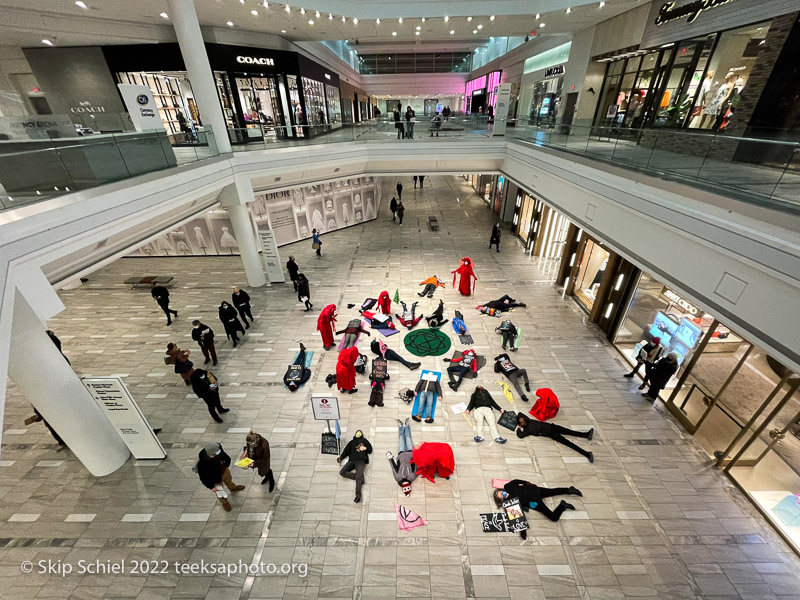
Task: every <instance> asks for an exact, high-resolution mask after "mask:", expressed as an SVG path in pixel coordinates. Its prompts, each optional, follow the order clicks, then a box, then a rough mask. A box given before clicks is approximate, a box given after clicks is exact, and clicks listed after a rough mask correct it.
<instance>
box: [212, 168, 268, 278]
mask: <svg viewBox="0 0 800 600" xmlns="http://www.w3.org/2000/svg"><path fill="white" fill-rule="evenodd" d="M219 199H220V204H222V206H223V207H224V208H225V210H227V211H228V216H229V217H230V219H231V226H232V227H233V236H234V237H235V238H236V244H237V245H238V246H239V254H240V255H241V257H242V265H243V266H244V273H245V275H246V276H247V285H249V286H250V287H261V286H262V285H265V284H266V283H267V278H266V275H264V266H263V264H262V262H261V257H260V256H259V254H258V250H259V245H258V239H257V238H256V233H255V229H254V227H253V217H252V215H251V213H250V208H249V207H248V206H247V202H248V201H249V200H252V199H253V186H252V185H251V184H250V181H249V180H246V179H244V178H242V177H237V178H236V182H235V183H233V184H232V185H229V186H226V187H225V188H223V189H222V192H220V197H219Z"/></svg>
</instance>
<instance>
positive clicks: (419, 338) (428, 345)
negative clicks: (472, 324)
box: [403, 329, 450, 356]
mask: <svg viewBox="0 0 800 600" xmlns="http://www.w3.org/2000/svg"><path fill="white" fill-rule="evenodd" d="M403 342H404V343H405V345H406V349H407V350H408V351H409V352H411V354H413V355H415V356H441V355H442V354H445V353H446V352H447V351H448V350H450V337H449V336H448V335H447V334H446V333H443V332H441V331H439V330H438V329H417V330H416V331H411V332H409V333H408V334H406V337H405V339H404V340H403Z"/></svg>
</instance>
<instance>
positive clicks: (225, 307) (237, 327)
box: [219, 301, 244, 348]
mask: <svg viewBox="0 0 800 600" xmlns="http://www.w3.org/2000/svg"><path fill="white" fill-rule="evenodd" d="M219 320H220V321H222V325H223V326H224V327H225V334H226V335H227V336H228V339H229V340H232V341H233V347H234V348H236V344H237V343H238V342H239V336H238V335H237V334H236V332H237V331H241V332H242V335H244V327H242V324H241V323H240V322H239V317H238V315H237V313H236V309H235V308H233V306H231V305H230V304H228V303H227V302H225V301H223V302H222V304H220V305H219Z"/></svg>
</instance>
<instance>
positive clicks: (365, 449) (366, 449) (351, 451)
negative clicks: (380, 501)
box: [336, 429, 372, 503]
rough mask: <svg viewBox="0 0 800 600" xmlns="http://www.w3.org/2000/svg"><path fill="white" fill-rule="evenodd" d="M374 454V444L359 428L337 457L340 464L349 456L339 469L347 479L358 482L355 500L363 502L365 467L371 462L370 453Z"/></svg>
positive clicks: (341, 474) (340, 473)
mask: <svg viewBox="0 0 800 600" xmlns="http://www.w3.org/2000/svg"><path fill="white" fill-rule="evenodd" d="M370 454H372V444H370V443H369V440H368V439H367V438H365V437H364V434H363V433H362V431H361V430H360V429H359V430H358V431H356V434H355V435H354V436H353V439H352V440H350V441H349V442H347V445H346V446H345V447H344V450H342V453H341V454H340V455H339V457H338V458H337V459H336V462H338V463H339V464H341V463H342V460H343V459H345V458H347V462H346V463H344V466H343V467H342V468H341V470H340V471H339V475H340V476H342V477H344V478H345V479H353V480H355V482H356V497H355V498H354V499H353V502H356V503H358V502H361V488H362V487H363V485H364V469H365V467H366V466H367V465H368V464H369V455H370ZM353 471H355V473H353Z"/></svg>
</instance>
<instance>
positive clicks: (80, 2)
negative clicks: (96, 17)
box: [75, 0, 89, 8]
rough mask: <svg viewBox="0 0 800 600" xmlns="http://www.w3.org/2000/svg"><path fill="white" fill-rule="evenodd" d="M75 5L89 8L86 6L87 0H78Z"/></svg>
mask: <svg viewBox="0 0 800 600" xmlns="http://www.w3.org/2000/svg"><path fill="white" fill-rule="evenodd" d="M75 6H77V7H79V8H89V7H88V6H86V2H82V0H78V1H77V2H76V3H75Z"/></svg>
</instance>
